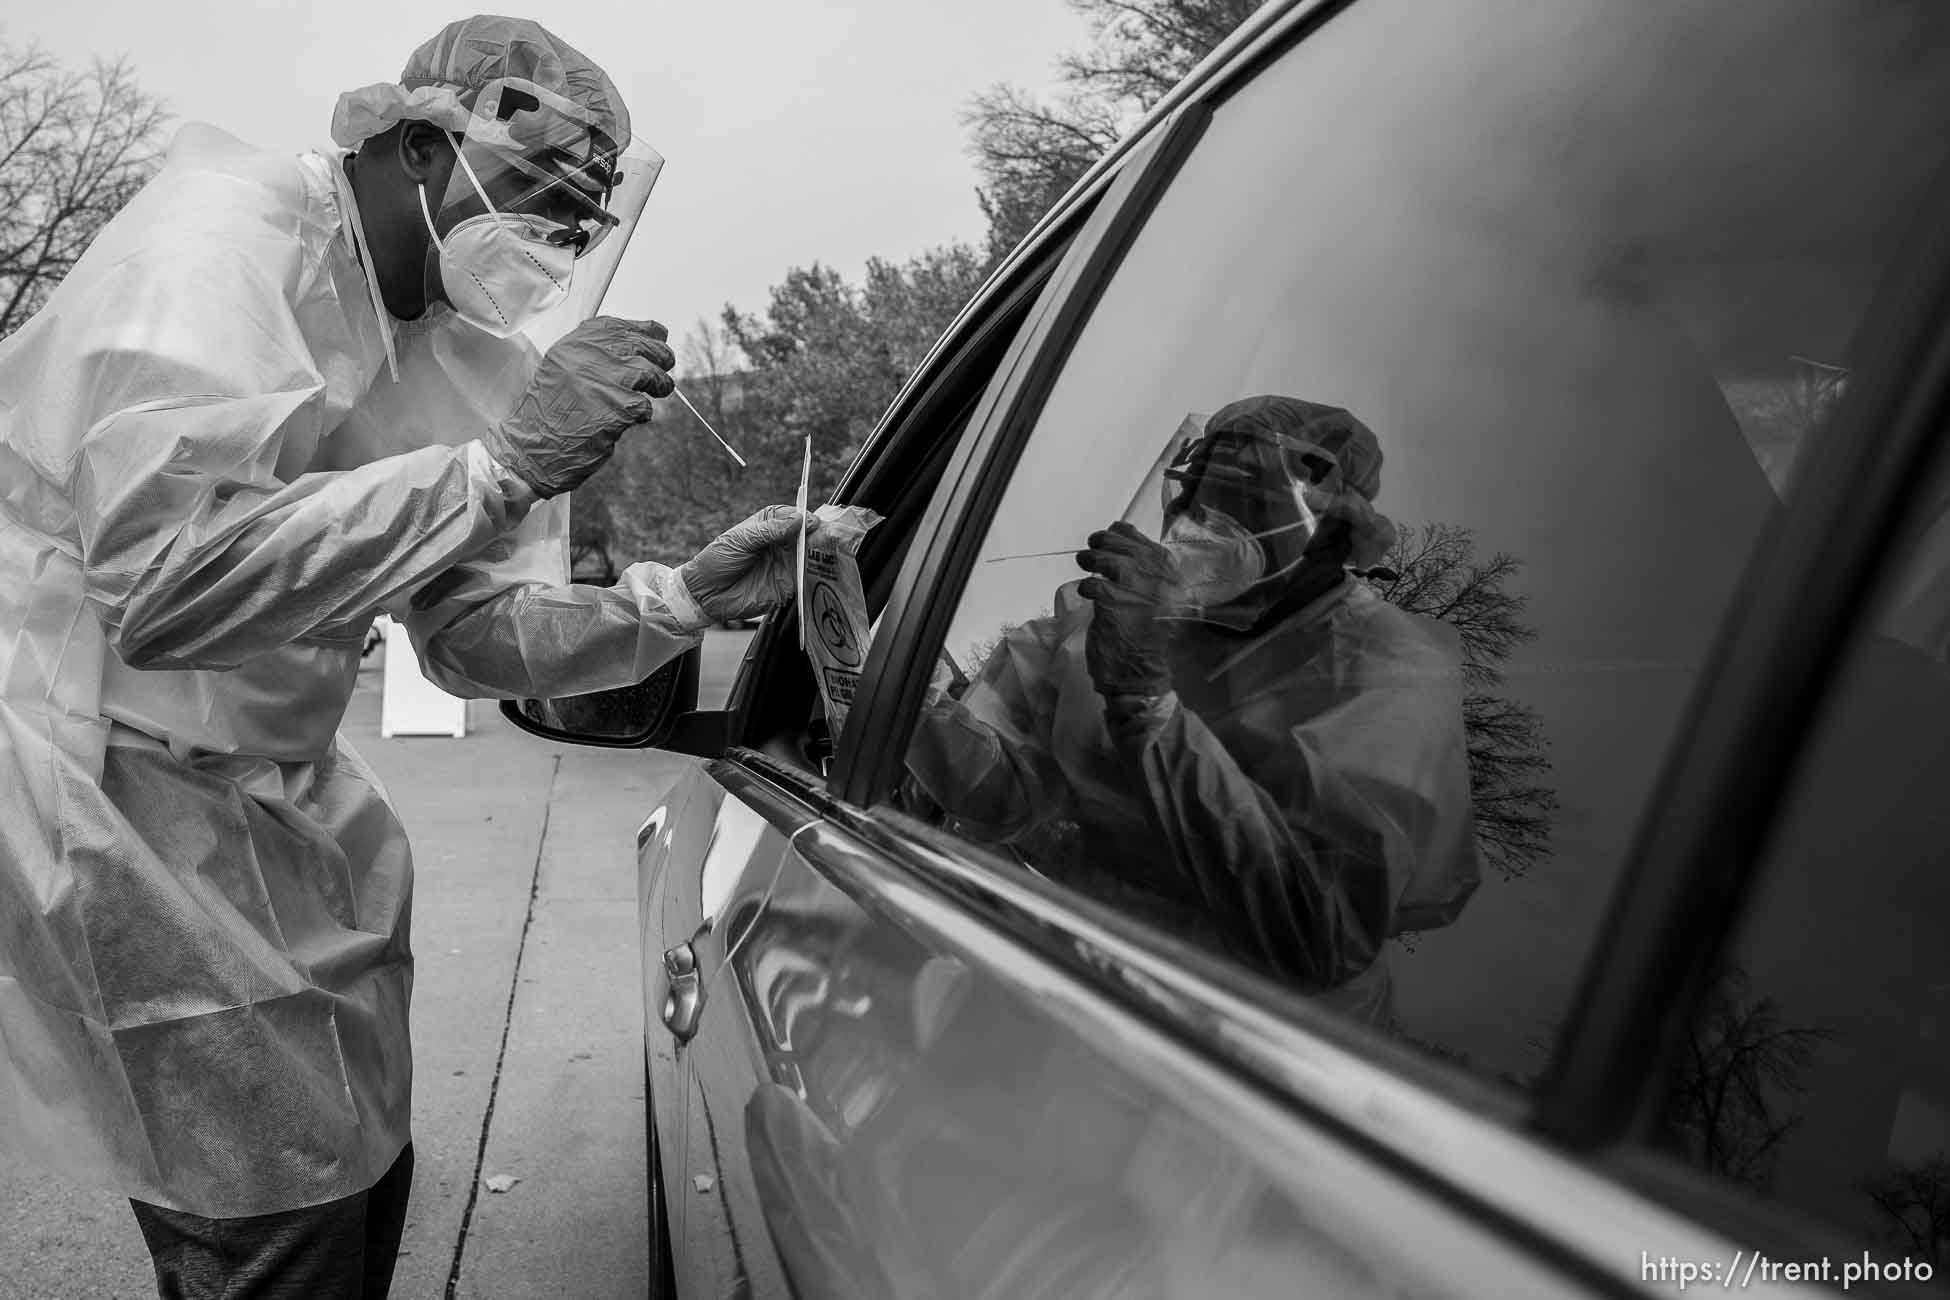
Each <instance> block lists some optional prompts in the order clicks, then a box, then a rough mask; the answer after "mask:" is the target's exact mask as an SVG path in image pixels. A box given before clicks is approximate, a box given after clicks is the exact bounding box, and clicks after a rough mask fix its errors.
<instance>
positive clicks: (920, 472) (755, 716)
mask: <svg viewBox="0 0 1950 1300" xmlns="http://www.w3.org/2000/svg"><path fill="white" fill-rule="evenodd" d="M1065 248H1066V244H1065V243H1063V242H1061V241H1058V242H1057V243H1055V244H1054V245H1053V246H1052V247H1050V248H1049V249H1047V250H1045V251H1044V252H1043V253H1042V254H1041V255H1039V257H1038V258H1037V260H1036V261H1035V262H1034V263H1033V264H1031V265H1029V266H1028V267H1026V268H1025V269H1024V270H1023V271H1021V272H1020V273H1018V274H1017V275H1016V276H1015V277H1014V282H1013V284H1012V285H1009V286H1007V287H1003V288H1000V289H997V290H995V291H994V296H993V297H992V298H991V299H990V300H989V302H988V304H987V306H986V308H985V309H984V311H983V312H982V314H981V315H979V316H977V317H976V318H975V319H973V320H970V321H968V322H966V323H964V324H963V326H962V327H961V329H960V330H959V331H958V333H957V338H956V342H955V343H954V344H953V345H952V346H951V347H950V349H949V350H948V351H946V352H945V353H944V354H943V355H941V356H940V357H939V358H938V360H937V364H935V365H934V366H933V367H932V368H931V369H930V370H928V371H927V372H926V373H923V374H921V375H920V376H918V377H917V379H916V381H915V382H916V383H918V384H919V385H920V387H919V389H918V390H917V392H916V394H915V396H914V398H913V400H912V401H910V402H908V403H907V404H906V406H905V409H904V412H903V414H902V415H901V416H900V417H898V419H899V424H898V426H897V427H896V428H894V429H892V430H891V431H890V432H889V433H888V434H887V435H886V436H885V437H884V438H882V439H881V440H880V441H879V443H878V445H877V446H876V447H875V449H874V450H873V451H872V452H871V453H870V454H869V458H868V459H867V460H866V461H865V462H864V463H863V464H862V465H859V466H856V467H855V470H854V471H852V472H850V474H849V480H848V485H847V490H846V491H844V492H843V493H842V494H841V495H842V497H843V498H844V502H845V504H847V505H852V506H862V507H865V508H867V509H870V510H872V511H873V512H874V513H875V514H877V515H878V516H879V521H878V522H877V523H875V524H873V525H872V527H871V528H870V529H869V530H868V531H867V532H866V534H865V536H864V537H862V538H860V539H859V541H858V544H857V550H856V552H855V557H854V558H855V561H856V566H857V572H858V576H859V579H860V582H859V590H858V593H857V596H858V599H859V600H860V601H861V603H862V609H861V610H860V613H861V614H862V616H863V622H864V624H865V626H866V628H867V634H866V636H865V638H864V644H862V645H859V646H857V647H854V648H853V654H852V655H851V656H850V657H852V658H854V659H856V660H863V659H864V658H865V657H866V655H867V654H868V653H869V652H870V650H871V648H872V645H873V642H874V640H875V638H876V637H877V635H878V633H879V629H880V626H881V615H882V613H883V612H884V610H885V607H886V604H887V601H888V598H889V595H890V593H891V591H892V589H893V585H894V581H895V577H896V575H897V574H898V573H899V571H900V568H901V565H902V564H903V562H904V561H905V559H906V557H907V554H908V551H909V550H910V549H911V547H912V545H913V542H914V539H915V536H916V533H917V531H918V530H919V529H920V527H921V525H922V524H923V522H924V521H926V520H927V519H928V518H929V517H930V511H931V510H932V509H934V507H933V506H932V504H931V503H932V502H933V500H934V496H935V493H936V490H937V488H938V487H939V485H940V482H941V479H942V476H943V474H944V472H945V471H946V468H947V466H948V464H949V462H950V461H951V460H952V459H953V457H954V455H955V452H956V450H957V448H958V447H959V446H960V444H961V443H962V440H963V437H964V435H965V434H966V433H967V431H968V426H969V420H970V417H971V415H972V414H973V413H974V411H975V409H976V406H977V404H978V403H979V402H980V400H981V397H982V394H983V392H984V391H985V390H986V389H987V387H988V386H989V384H990V382H991V381H992V379H993V378H994V375H995V371H996V368H997V366H999V365H1000V364H1001V363H1002V360H1003V358H1004V357H1005V356H1006V355H1007V353H1008V350H1009V346H1010V344H1011V342H1012V341H1013V340H1014V338H1015V336H1016V334H1017V332H1018V331H1019V330H1020V329H1021V328H1022V326H1023V322H1024V320H1025V318H1026V317H1027V316H1028V315H1029V314H1030V312H1031V310H1032V309H1033V307H1034V306H1035V303H1036V302H1037V300H1038V297H1039V295H1040V294H1041V293H1042V292H1043V290H1044V287H1045V285H1046V282H1047V279H1048V276H1049V274H1050V272H1051V270H1052V269H1053V267H1054V265H1055V264H1056V263H1057V262H1058V261H1059V260H1060V259H1061V257H1062V255H1063V252H1064V251H1065ZM851 594H852V593H850V592H849V595H851ZM828 612H829V613H830V612H831V610H830V606H829V607H828ZM778 622H779V626H778V627H775V628H771V629H768V631H767V632H766V633H764V634H761V639H760V643H759V644H758V646H756V647H755V648H754V653H753V654H752V655H751V656H750V657H749V658H748V659H747V660H746V662H745V663H744V664H743V665H742V666H741V669H740V678H739V681H738V683H737V684H736V685H734V687H733V688H732V691H733V698H734V700H735V699H736V692H737V690H738V689H740V688H742V689H744V690H745V691H746V692H747V694H748V697H749V698H748V700H747V702H746V707H745V713H744V719H743V725H742V731H741V734H740V740H741V742H742V743H745V744H748V745H750V746H753V747H755V748H760V749H762V750H764V751H765V752H766V753H767V754H769V755H771V756H772V757H773V758H775V759H778V760H781V761H783V762H786V763H789V764H791V765H793V766H796V767H801V768H805V769H808V770H810V771H812V772H819V773H823V772H824V771H825V770H826V769H827V767H828V766H829V764H830V763H831V761H832V758H833V755H834V753H835V750H836V748H837V741H838V738H839V737H838V736H837V735H836V734H835V731H834V728H833V727H832V726H831V725H830V723H831V719H829V718H828V717H827V709H826V700H827V698H828V695H829V694H833V693H834V692H836V691H837V694H834V698H837V699H839V700H841V701H842V704H841V707H843V708H844V707H846V703H845V701H846V700H847V699H848V698H849V697H850V696H851V695H852V685H851V683H847V684H845V686H844V688H843V689H842V688H839V687H835V686H834V685H833V684H832V683H831V681H830V679H829V684H828V688H827V690H826V691H821V690H819V689H818V688H817V686H816V684H815V681H814V678H813V669H812V666H811V662H810V658H809V653H808V651H807V650H806V649H803V648H802V645H801V638H800V633H799V625H798V618H797V612H796V610H795V611H794V612H793V614H792V615H791V616H790V617H788V618H782V619H780V620H778ZM832 666H833V663H832V661H830V660H829V661H827V663H826V667H827V669H829V670H830V669H831V668H832ZM861 714H862V710H860V709H857V708H854V709H851V710H850V711H849V712H847V714H846V716H845V718H844V719H843V720H842V723H841V726H842V729H844V728H847V727H853V726H855V725H856V720H857V719H858V718H859V717H860V716H861Z"/></svg>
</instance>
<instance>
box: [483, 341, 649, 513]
mask: <svg viewBox="0 0 1950 1300" xmlns="http://www.w3.org/2000/svg"><path fill="white" fill-rule="evenodd" d="M669 334H670V332H669V331H668V330H666V329H665V328H664V327H663V326H661V325H659V324H658V323H657V322H655V321H629V320H622V319H619V318H618V317H615V316H594V317H591V318H590V319H588V320H586V321H584V322H583V323H582V324H580V325H578V326H576V327H575V329H573V330H571V331H570V332H569V333H568V334H567V335H566V336H565V337H563V338H562V339H561V341H559V342H558V343H556V345H555V346H554V347H552V348H550V349H549V350H548V354H547V355H546V356H544V357H543V358H542V364H541V367H540V369H538V370H537V371H536V372H535V379H534V382H532V383H531V384H529V386H528V391H527V393H525V394H523V396H522V399H521V401H519V402H517V403H516V404H515V409H514V413H513V414H512V415H510V416H509V417H508V418H507V419H506V420H503V421H502V422H501V423H500V424H498V425H496V426H495V427H494V428H492V429H489V430H488V431H487V433H486V434H485V435H483V437H482V438H481V442H482V443H483V444H484V445H485V446H486V447H487V449H488V453H489V454H490V455H492V456H493V457H494V458H495V459H496V460H498V461H500V462H501V463H502V464H503V465H505V466H507V467H508V469H509V470H511V471H512V472H513V473H515V474H516V475H517V476H519V477H520V478H521V479H522V481H524V482H525V483H527V484H528V486H529V487H531V488H533V489H535V492H536V494H537V495H538V496H544V497H552V496H554V495H555V494H556V493H558V492H568V491H570V490H572V489H573V488H575V487H576V486H577V485H578V484H580V483H581V482H582V481H583V480H584V479H586V478H588V477H589V476H590V475H591V474H593V473H595V472H596V470H597V469H598V468H599V467H600V466H601V465H602V463H603V462H604V461H606V460H608V459H609V454H610V452H611V451H613V450H615V447H616V440H617V439H618V438H620V437H622V436H623V433H624V431H625V430H627V429H630V428H633V427H634V426H636V425H639V424H648V423H649V422H650V399H651V398H653V397H668V396H670V391H671V389H673V388H674V387H676V385H675V384H673V383H672V382H671V379H670V375H669V373H668V372H669V371H670V370H672V369H674V368H675V367H676V365H677V357H676V356H675V354H673V353H672V352H671V350H670V345H669V344H668V343H666V342H665V341H664V340H665V339H666V338H668V337H669Z"/></svg>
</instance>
